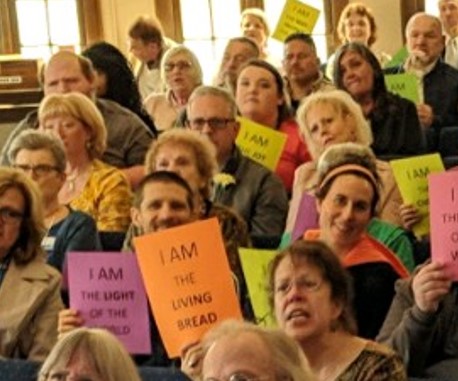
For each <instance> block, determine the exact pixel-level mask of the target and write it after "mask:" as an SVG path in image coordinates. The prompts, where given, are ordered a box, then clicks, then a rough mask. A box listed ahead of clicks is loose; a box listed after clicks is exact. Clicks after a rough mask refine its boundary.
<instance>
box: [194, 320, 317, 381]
mask: <svg viewBox="0 0 458 381" xmlns="http://www.w3.org/2000/svg"><path fill="white" fill-rule="evenodd" d="M246 333H248V334H254V335H256V336H257V337H259V339H261V341H262V342H263V343H264V344H265V347H266V348H267V349H268V351H269V353H270V360H271V363H272V367H273V369H274V372H275V380H277V381H282V380H288V381H312V380H315V378H314V377H313V375H312V371H311V370H310V366H309V364H308V361H307V359H306V357H305V355H304V354H303V352H302V349H301V348H300V347H299V345H298V344H297V342H296V341H294V339H292V338H290V337H288V336H287V335H286V333H285V332H283V331H282V330H280V329H270V328H265V327H260V326H257V325H255V324H252V323H248V322H243V321H238V320H226V321H223V322H222V323H221V324H220V325H218V326H216V327H215V328H213V329H212V330H210V331H209V332H208V333H207V334H206V335H205V336H204V339H203V342H202V345H203V349H204V354H205V355H206V354H207V352H208V351H209V349H210V348H211V347H212V346H213V345H214V344H216V343H217V342H218V340H220V339H222V338H229V339H232V338H234V339H235V338H237V337H239V336H240V335H241V334H246ZM205 355H204V357H205Z"/></svg>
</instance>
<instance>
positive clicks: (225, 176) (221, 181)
mask: <svg viewBox="0 0 458 381" xmlns="http://www.w3.org/2000/svg"><path fill="white" fill-rule="evenodd" d="M213 181H214V183H215V184H216V185H220V186H221V187H222V188H227V187H228V186H229V185H231V184H235V177H234V176H232V175H231V174H229V173H224V172H221V173H217V174H216V175H215V176H213Z"/></svg>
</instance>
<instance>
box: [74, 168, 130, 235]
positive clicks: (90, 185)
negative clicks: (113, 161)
mask: <svg viewBox="0 0 458 381" xmlns="http://www.w3.org/2000/svg"><path fill="white" fill-rule="evenodd" d="M131 201H132V192H131V190H130V186H129V183H128V181H127V179H126V178H125V176H124V174H123V173H122V172H121V171H120V170H119V169H117V168H115V167H112V166H111V165H108V164H105V163H103V162H102V161H100V160H94V161H93V162H92V164H91V169H90V175H89V179H88V181H87V183H86V185H85V187H84V189H83V191H82V192H81V194H80V195H79V196H78V197H76V198H74V199H73V200H72V201H71V202H70V206H71V207H72V208H73V209H75V210H80V211H82V212H85V213H87V214H89V215H90V216H92V218H94V220H95V222H96V224H97V229H98V230H99V231H107V232H125V231H126V230H127V228H128V227H129V224H130V207H131Z"/></svg>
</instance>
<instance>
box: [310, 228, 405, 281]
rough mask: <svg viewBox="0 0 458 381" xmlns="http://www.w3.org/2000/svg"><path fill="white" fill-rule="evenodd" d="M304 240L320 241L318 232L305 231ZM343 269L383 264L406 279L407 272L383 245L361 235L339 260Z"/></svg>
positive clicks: (394, 255)
mask: <svg viewBox="0 0 458 381" xmlns="http://www.w3.org/2000/svg"><path fill="white" fill-rule="evenodd" d="M304 239H308V240H312V241H317V240H319V239H320V230H307V231H306V232H305V233H304ZM341 261H342V264H343V266H344V267H352V266H356V265H361V264H364V263H375V262H385V263H388V264H390V265H391V267H392V268H393V270H394V271H395V272H396V273H397V274H398V275H399V276H400V277H401V278H407V277H408V276H409V272H408V271H407V269H406V268H405V267H404V265H403V264H402V262H401V261H400V260H399V258H398V257H397V256H396V254H394V253H393V252H392V251H391V250H390V249H388V248H387V247H386V246H385V245H383V244H382V243H380V242H379V241H377V240H375V239H374V238H372V237H370V236H369V235H367V234H363V235H362V237H361V239H360V240H359V242H358V243H357V244H356V245H355V246H354V247H353V248H352V249H351V250H350V251H349V252H348V253H347V254H345V256H344V257H343V258H341Z"/></svg>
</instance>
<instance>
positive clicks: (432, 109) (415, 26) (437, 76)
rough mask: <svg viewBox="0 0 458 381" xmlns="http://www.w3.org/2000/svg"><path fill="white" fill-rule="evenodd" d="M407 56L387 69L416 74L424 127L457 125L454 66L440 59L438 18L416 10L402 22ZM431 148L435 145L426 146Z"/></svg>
mask: <svg viewBox="0 0 458 381" xmlns="http://www.w3.org/2000/svg"><path fill="white" fill-rule="evenodd" d="M406 39H407V51H408V53H409V56H408V58H407V60H406V61H405V63H404V64H403V65H402V66H400V67H398V68H390V69H388V70H387V72H388V73H390V74H392V73H399V72H408V73H412V74H414V75H415V76H416V77H417V78H418V83H419V86H420V91H419V93H420V98H421V99H420V102H419V104H418V105H417V113H418V118H419V120H420V123H421V124H422V126H423V127H424V128H425V129H428V128H435V129H436V132H437V130H438V129H440V128H441V127H444V126H454V125H458V70H456V69H454V68H453V67H451V66H450V65H447V64H446V63H445V62H443V60H442V58H441V55H442V51H443V49H444V37H443V35H442V24H441V21H440V20H439V18H437V17H435V16H432V15H428V14H426V13H416V14H414V15H413V16H412V17H411V18H410V19H409V21H408V23H407V26H406ZM430 148H431V149H435V148H436V147H430Z"/></svg>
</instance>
